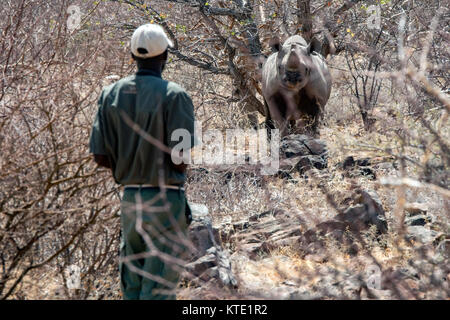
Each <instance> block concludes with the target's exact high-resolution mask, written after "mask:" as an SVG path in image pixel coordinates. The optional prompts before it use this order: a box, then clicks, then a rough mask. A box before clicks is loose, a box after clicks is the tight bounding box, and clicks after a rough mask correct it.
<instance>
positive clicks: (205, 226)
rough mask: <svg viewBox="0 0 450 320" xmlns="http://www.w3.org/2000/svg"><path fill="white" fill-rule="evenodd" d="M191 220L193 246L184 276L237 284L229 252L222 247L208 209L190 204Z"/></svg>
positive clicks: (195, 279) (196, 280) (227, 284)
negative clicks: (193, 250) (193, 249)
mask: <svg viewBox="0 0 450 320" xmlns="http://www.w3.org/2000/svg"><path fill="white" fill-rule="evenodd" d="M189 206H190V208H191V212H192V223H191V225H190V226H189V231H188V236H189V239H190V240H191V242H192V244H193V247H194V248H195V249H196V250H195V252H193V254H192V256H191V261H190V263H188V264H187V265H186V272H185V274H184V277H185V278H188V279H190V280H193V281H194V282H198V280H202V281H204V282H205V281H206V282H208V281H217V282H219V283H221V284H222V285H225V286H229V287H236V286H237V280H236V278H235V276H234V274H233V272H232V269H231V262H230V259H229V255H228V252H226V251H225V250H224V249H223V248H222V243H221V241H220V236H219V232H218V230H217V229H215V228H213V226H212V220H211V216H210V215H209V212H208V208H207V207H206V206H204V205H200V204H193V203H189Z"/></svg>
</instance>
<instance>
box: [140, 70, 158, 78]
mask: <svg viewBox="0 0 450 320" xmlns="http://www.w3.org/2000/svg"><path fill="white" fill-rule="evenodd" d="M136 75H138V76H154V77H158V78H161V72H158V71H156V70H151V69H139V70H138V72H136Z"/></svg>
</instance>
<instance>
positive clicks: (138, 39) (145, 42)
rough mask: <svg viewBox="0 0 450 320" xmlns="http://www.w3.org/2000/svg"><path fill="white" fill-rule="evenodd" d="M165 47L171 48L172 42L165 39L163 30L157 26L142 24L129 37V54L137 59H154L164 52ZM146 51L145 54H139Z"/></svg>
mask: <svg viewBox="0 0 450 320" xmlns="http://www.w3.org/2000/svg"><path fill="white" fill-rule="evenodd" d="M167 47H173V43H172V41H170V39H169V38H168V37H167V35H166V33H165V32H164V29H163V28H162V27H161V26H159V25H157V24H150V23H149V24H144V25H142V26H140V27H139V28H137V29H136V30H135V31H134V33H133V36H132V37H131V52H132V53H133V54H134V55H135V56H136V57H139V58H143V59H147V58H151V57H155V56H158V55H160V54H161V53H163V52H164V51H166V49H167ZM141 48H142V49H145V50H147V52H146V53H139V51H138V49H140V51H143V50H142V49H141Z"/></svg>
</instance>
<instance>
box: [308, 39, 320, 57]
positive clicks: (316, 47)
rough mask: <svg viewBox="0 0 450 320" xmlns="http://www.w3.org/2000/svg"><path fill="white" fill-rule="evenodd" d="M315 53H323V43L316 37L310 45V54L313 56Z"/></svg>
mask: <svg viewBox="0 0 450 320" xmlns="http://www.w3.org/2000/svg"><path fill="white" fill-rule="evenodd" d="M313 51H315V52H317V53H321V51H322V43H321V42H320V41H319V40H318V39H317V38H316V37H312V39H311V42H310V43H309V45H308V53H309V54H311V53H312V52H313Z"/></svg>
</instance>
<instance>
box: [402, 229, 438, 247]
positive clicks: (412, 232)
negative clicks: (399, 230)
mask: <svg viewBox="0 0 450 320" xmlns="http://www.w3.org/2000/svg"><path fill="white" fill-rule="evenodd" d="M441 236H442V233H439V232H437V231H434V230H431V229H428V228H427V227H424V226H408V227H406V238H407V239H408V240H413V241H418V242H421V243H423V244H432V243H435V242H436V241H438V240H439V238H440V237H441Z"/></svg>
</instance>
